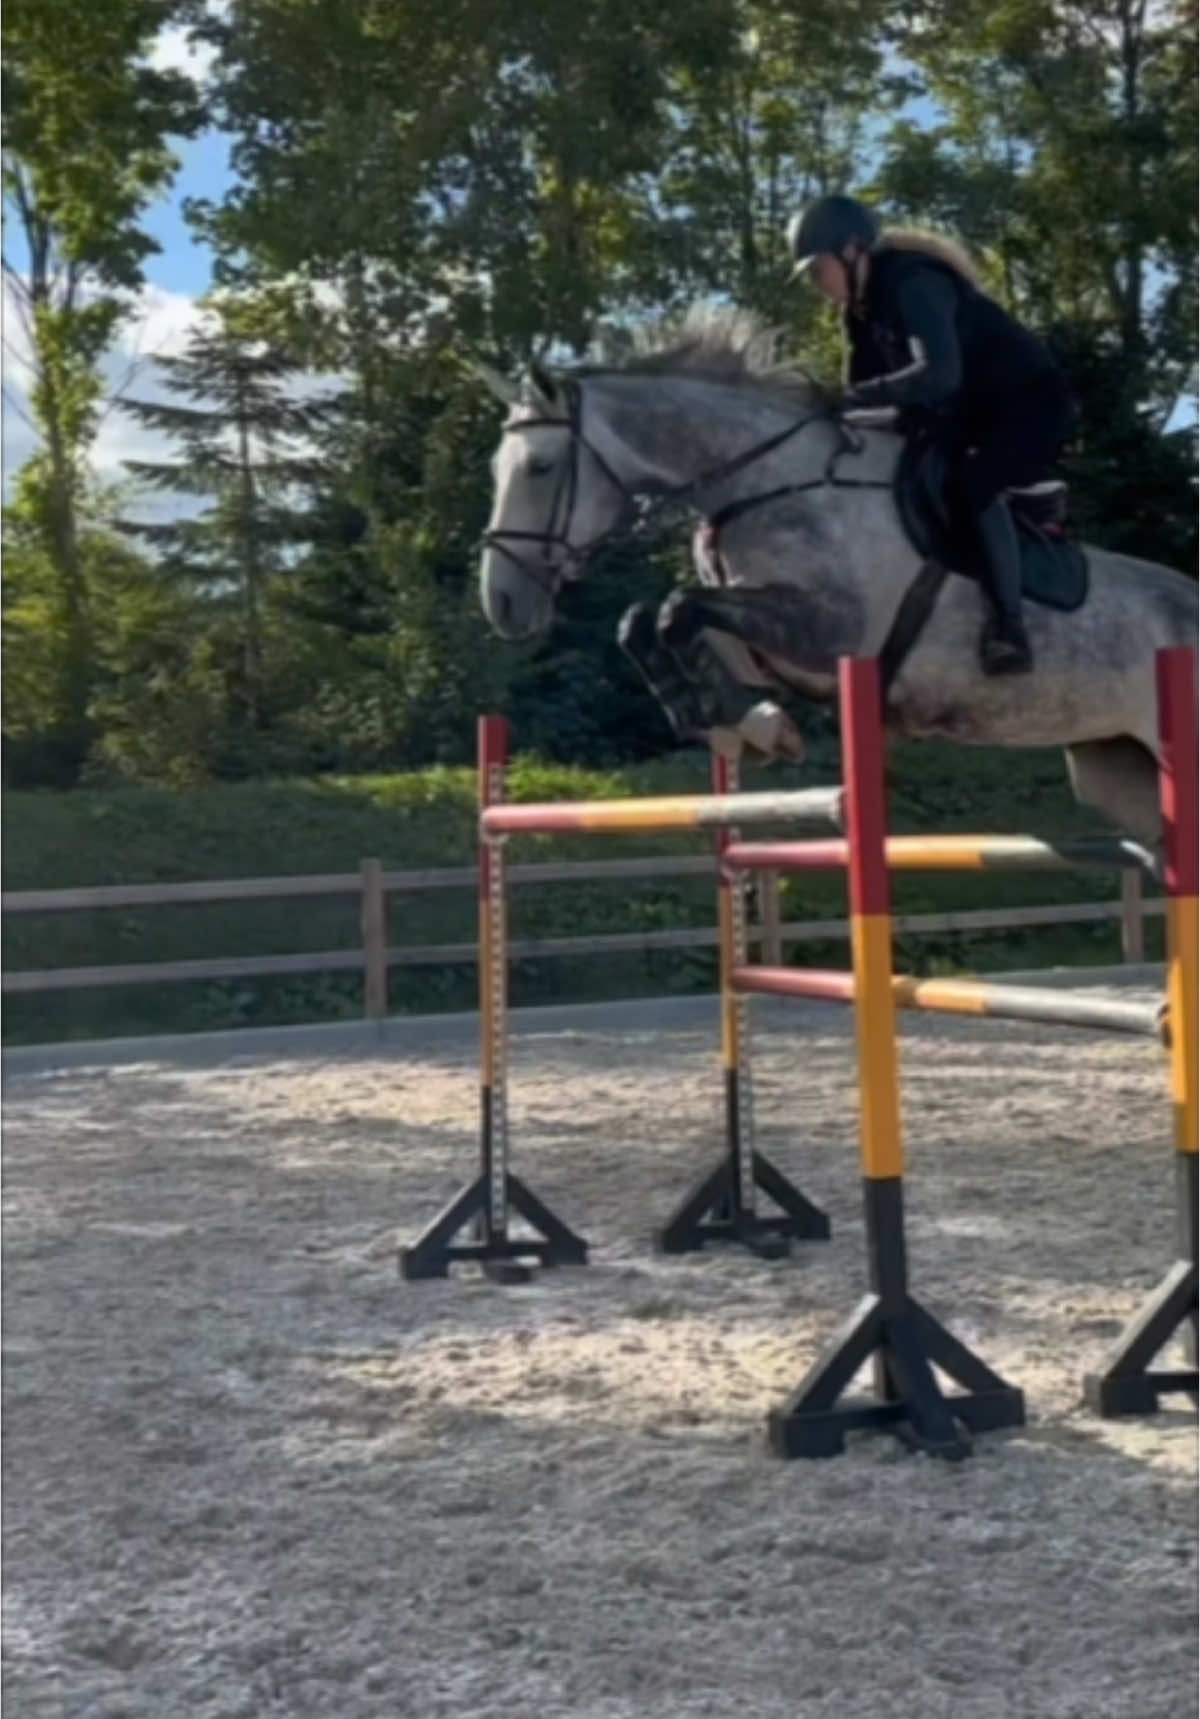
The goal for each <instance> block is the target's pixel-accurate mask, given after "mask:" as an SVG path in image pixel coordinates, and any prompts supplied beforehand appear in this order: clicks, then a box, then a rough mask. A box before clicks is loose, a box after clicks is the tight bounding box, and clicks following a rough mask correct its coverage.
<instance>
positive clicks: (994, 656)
mask: <svg viewBox="0 0 1200 1719" xmlns="http://www.w3.org/2000/svg"><path fill="white" fill-rule="evenodd" d="M975 528H976V530H977V532H978V533H979V542H980V544H981V546H982V548H983V559H984V569H983V584H984V590H985V591H986V592H987V595H988V599H989V601H990V602H991V605H992V613H991V614H990V615H989V616H988V618H987V621H986V622H985V624H984V629H983V638H982V641H981V643H980V651H979V655H980V660H981V662H982V664H983V672H984V674H1028V673H1029V672H1030V670H1031V669H1032V668H1033V650H1032V648H1031V646H1030V643H1029V635H1028V633H1026V631H1025V622H1024V619H1023V617H1022V614H1021V546H1020V544H1019V543H1018V542H1017V528H1016V526H1015V525H1014V524H1013V522H1012V515H1011V514H1010V513H1009V511H1008V503H1007V502H1006V501H1005V500H1004V497H1003V496H997V497H996V499H995V501H993V502H990V503H989V504H988V506H987V507H985V508H984V510H983V512H982V513H980V514H977V515H976V519H975Z"/></svg>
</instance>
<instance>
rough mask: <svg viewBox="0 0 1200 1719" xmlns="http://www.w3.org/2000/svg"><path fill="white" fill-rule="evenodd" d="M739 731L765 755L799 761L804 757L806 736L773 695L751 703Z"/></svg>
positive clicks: (755, 748)
mask: <svg viewBox="0 0 1200 1719" xmlns="http://www.w3.org/2000/svg"><path fill="white" fill-rule="evenodd" d="M737 731H738V733H739V734H740V735H741V737H742V739H743V740H744V741H745V742H746V744H747V745H748V746H752V747H753V748H754V750H755V751H756V752H761V753H762V755H763V757H764V758H790V759H791V760H793V762H795V763H800V762H801V761H802V760H803V759H804V756H805V751H804V736H803V735H802V734H801V732H800V730H799V729H798V728H797V727H796V724H795V723H794V722H793V721H792V719H791V717H790V716H787V715H785V714H784V712H783V711H782V710H781V709H780V708H779V706H778V705H777V704H776V703H775V701H774V699H772V698H763V699H760V700H759V702H758V703H757V704H755V705H751V707H750V709H749V710H748V711H747V712H746V714H745V716H743V717H742V720H741V721H740V722H739V723H738V725H737Z"/></svg>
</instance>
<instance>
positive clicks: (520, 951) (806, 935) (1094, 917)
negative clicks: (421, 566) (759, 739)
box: [0, 854, 1164, 1019]
mask: <svg viewBox="0 0 1200 1719" xmlns="http://www.w3.org/2000/svg"><path fill="white" fill-rule="evenodd" d="M507 876H508V881H509V882H510V883H512V884H514V885H518V886H519V885H522V884H537V883H584V882H593V883H594V882H613V883H616V882H629V881H635V880H643V879H648V878H686V877H704V876H714V877H715V868H714V863H713V859H712V856H711V855H706V854H695V855H692V854H658V855H652V856H649V857H646V858H641V859H610V860H574V861H544V862H532V863H529V864H524V865H513V866H510V867H509V869H508V874H507ZM477 887H478V874H477V871H476V869H475V867H474V866H439V867H426V868H423V869H414V870H410V871H385V870H384V869H383V867H382V865H381V864H380V862H379V861H378V860H376V859H366V860H364V861H363V862H362V865H361V867H360V868H359V870H358V871H357V872H326V873H319V874H315V875H312V876H308V877H301V876H285V877H256V878H226V879H217V880H211V881H208V880H206V881H204V882H199V883H166V884H105V885H100V886H97V887H94V888H87V889H54V890H46V889H33V890H21V891H12V890H7V891H5V892H4V893H3V894H0V910H2V911H3V912H4V913H12V914H24V913H69V912H79V911H84V910H96V909H103V908H111V907H181V906H186V905H195V904H197V903H204V902H216V901H261V900H279V901H282V900H287V899H290V898H296V897H299V896H331V895H357V896H358V897H359V898H360V902H361V924H362V945H361V947H360V948H357V949H333V950H324V951H318V952H314V953H310V954H292V955H245V956H240V957H214V958H213V959H211V960H210V959H205V960H194V961H133V962H130V961H126V962H121V963H119V964H117V965H115V966H107V967H103V966H101V967H51V968H45V969H35V968H28V969H24V970H19V971H16V972H8V971H6V972H5V973H4V974H3V977H2V980H0V990H2V991H3V992H4V994H6V995H26V996H28V995H32V994H35V993H38V992H44V991H80V990H93V989H97V988H99V987H101V986H109V985H162V984H174V983H186V982H188V981H193V982H194V981H196V980H203V979H252V978H254V979H261V978H277V977H280V976H283V975H287V974H295V973H349V972H361V973H362V975H363V993H364V999H363V1000H364V1013H365V1014H366V1016H367V1017H368V1018H369V1019H379V1018H381V1017H382V1016H383V1015H385V1014H386V1013H387V975H388V971H389V969H390V968H392V967H434V966H460V965H468V964H473V963H474V962H475V961H476V959H477V958H478V946H477V945H476V944H475V943H474V942H470V943H428V944H425V943H415V944H406V945H402V946H400V947H398V948H390V947H388V944H387V898H388V896H389V895H391V894H416V893H421V892H426V891H430V890H439V889H468V888H469V889H475V888H477ZM757 898H758V921H757V923H755V924H752V925H751V926H750V927H749V928H748V931H749V938H750V941H751V943H752V944H754V945H756V946H757V947H759V949H760V950H761V954H762V958H763V960H764V961H766V962H768V963H770V964H777V963H778V962H779V960H780V958H781V953H782V950H783V948H784V946H785V945H788V944H803V943H819V942H828V941H831V940H833V939H837V938H848V937H849V935H850V924H849V921H848V920H845V919H809V920H799V921H792V922H787V923H783V922H781V919H780V911H779V879H778V874H776V873H771V872H763V873H762V874H761V875H760V877H759V879H758V889H757ZM1163 911H1164V909H1163V903H1162V900H1161V899H1160V898H1154V899H1151V900H1146V899H1144V897H1143V893H1142V888H1141V878H1140V876H1139V875H1138V874H1137V873H1126V874H1125V875H1124V878H1123V881H1122V893H1121V899H1120V900H1119V901H1100V902H1072V903H1063V904H1060V905H1057V906H1053V907H1012V908H978V909H970V910H967V911H964V912H950V913H910V914H898V915H897V916H896V918H895V927H896V930H897V932H898V933H905V932H908V933H914V932H925V933H943V934H944V933H947V932H963V931H984V930H989V931H998V930H1016V929H1019V928H1021V927H1026V926H1035V925H1088V924H1102V923H1105V922H1108V921H1119V922H1120V924H1121V945H1122V953H1123V956H1124V959H1125V960H1126V961H1140V960H1141V959H1142V957H1143V951H1144V938H1143V925H1144V921H1145V919H1147V918H1161V917H1162V914H1163ZM716 944H717V931H716V928H715V926H688V927H682V928H679V929H676V930H670V931H624V932H610V933H606V934H604V935H602V936H595V937H587V936H584V937H524V938H515V939H513V940H512V942H511V944H510V950H511V953H512V955H513V957H514V959H517V960H540V959H543V958H553V957H555V956H564V955H604V954H610V955H612V954H645V953H649V952H651V951H654V950H668V949H711V948H715V947H716Z"/></svg>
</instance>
